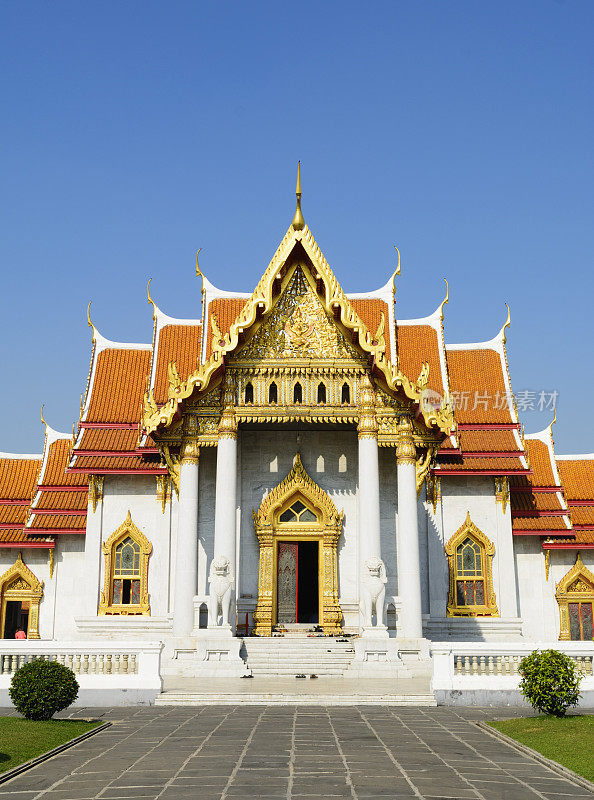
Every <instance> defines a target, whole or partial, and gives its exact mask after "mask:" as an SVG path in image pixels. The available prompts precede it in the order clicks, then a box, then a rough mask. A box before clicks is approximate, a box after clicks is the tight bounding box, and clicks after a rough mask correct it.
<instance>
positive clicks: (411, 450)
mask: <svg viewBox="0 0 594 800" xmlns="http://www.w3.org/2000/svg"><path fill="white" fill-rule="evenodd" d="M396 458H397V460H398V464H415V465H416V463H417V450H416V447H415V443H414V439H413V426H412V422H411V421H410V417H408V416H405V415H403V416H402V417H401V418H400V422H399V423H398V444H397V445H396Z"/></svg>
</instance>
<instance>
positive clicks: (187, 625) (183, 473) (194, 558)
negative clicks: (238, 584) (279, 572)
mask: <svg viewBox="0 0 594 800" xmlns="http://www.w3.org/2000/svg"><path fill="white" fill-rule="evenodd" d="M199 459H200V450H199V448H198V420H197V419H196V417H195V416H194V415H192V414H189V415H187V416H186V418H185V420H184V432H183V438H182V448H181V467H180V476H179V506H178V527H177V548H176V556H175V584H174V601H173V633H174V635H175V636H189V635H190V633H191V632H192V628H193V626H194V595H195V594H196V587H197V578H198V468H199Z"/></svg>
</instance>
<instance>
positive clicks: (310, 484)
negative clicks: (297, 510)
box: [254, 453, 343, 526]
mask: <svg viewBox="0 0 594 800" xmlns="http://www.w3.org/2000/svg"><path fill="white" fill-rule="evenodd" d="M298 493H300V494H302V495H303V497H304V498H305V499H306V500H309V502H310V503H311V504H312V505H313V506H314V508H315V509H317V510H318V511H320V512H321V514H322V518H323V522H324V524H325V525H331V526H340V525H341V523H342V516H343V512H342V511H340V512H339V511H338V509H337V508H336V506H335V505H334V503H333V502H332V500H331V499H330V497H329V496H328V495H327V494H326V492H325V491H324V490H323V489H322V488H321V487H320V486H318V484H317V483H316V482H315V481H314V480H312V478H310V476H309V475H308V474H307V472H306V471H305V467H304V466H303V463H302V462H301V456H300V455H299V453H297V455H296V456H295V463H294V464H293V467H292V469H291V471H290V472H289V474H288V475H287V476H286V478H284V479H283V480H282V481H281V482H280V483H279V484H278V485H277V486H275V487H274V489H273V490H272V491H271V492H270V493H269V494H267V495H266V497H265V498H264V500H262V503H261V505H260V508H259V509H258V511H257V512H256V510H255V509H254V522H255V523H256V524H257V525H258V526H261V525H272V522H273V516H274V512H275V511H276V510H277V509H279V508H280V507H281V506H282V505H284V504H285V502H286V501H287V500H288V499H289V498H290V497H292V496H293V495H295V494H298Z"/></svg>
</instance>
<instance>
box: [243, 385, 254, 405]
mask: <svg viewBox="0 0 594 800" xmlns="http://www.w3.org/2000/svg"><path fill="white" fill-rule="evenodd" d="M244 401H245V404H246V406H247V405H248V404H249V403H253V402H254V387H253V384H252V383H251V382H250V383H246V385H245V392H244Z"/></svg>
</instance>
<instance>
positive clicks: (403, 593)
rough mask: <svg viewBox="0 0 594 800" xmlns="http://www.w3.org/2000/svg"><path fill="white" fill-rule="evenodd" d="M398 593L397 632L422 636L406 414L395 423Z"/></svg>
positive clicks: (414, 493) (413, 452)
mask: <svg viewBox="0 0 594 800" xmlns="http://www.w3.org/2000/svg"><path fill="white" fill-rule="evenodd" d="M398 430H399V435H398V445H397V447H396V457H397V459H398V553H397V562H398V597H399V599H400V603H401V606H400V607H401V622H400V633H401V635H402V636H403V637H404V638H406V639H421V638H422V637H423V621H422V616H421V570H420V564H419V526H418V520H417V478H416V449H415V445H414V442H413V437H412V423H411V421H410V418H409V417H402V419H401V421H400V424H399V426H398Z"/></svg>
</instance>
